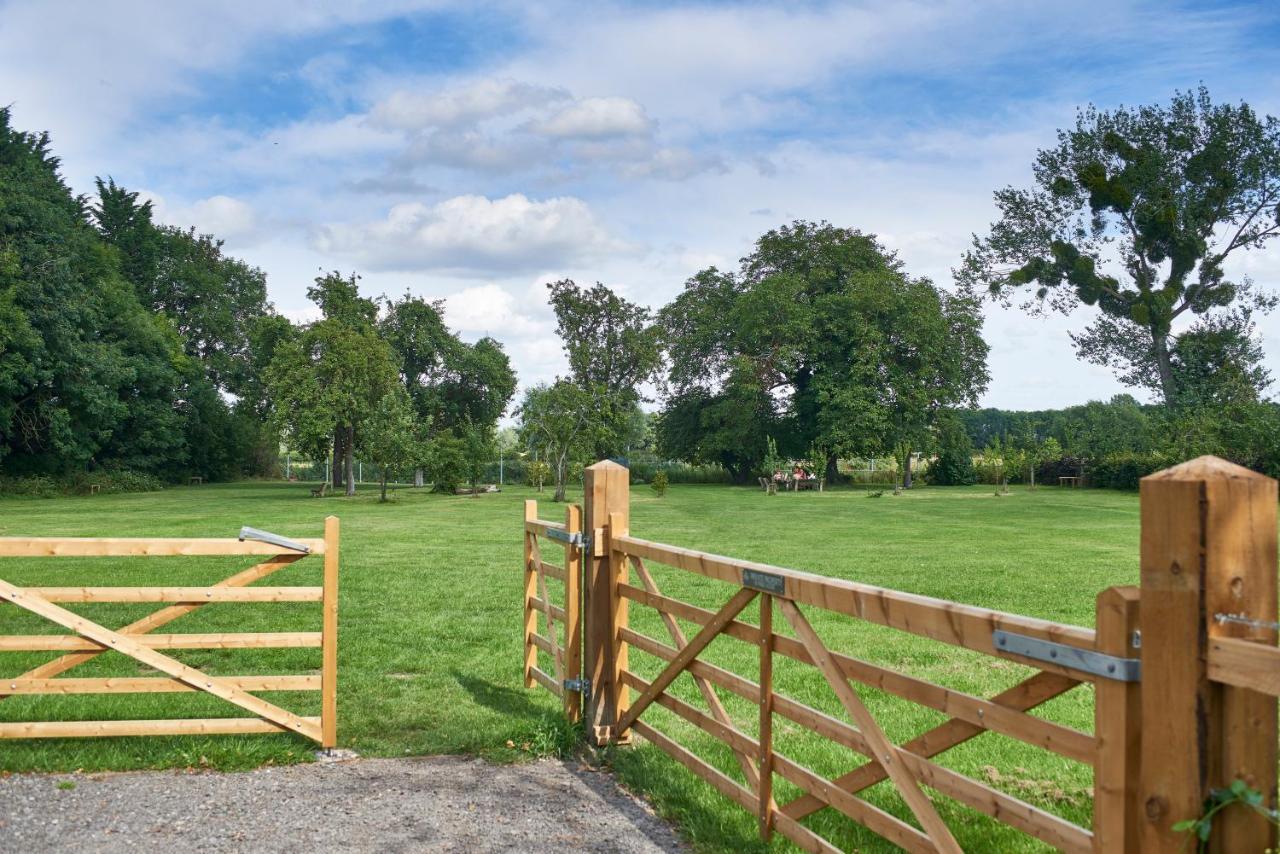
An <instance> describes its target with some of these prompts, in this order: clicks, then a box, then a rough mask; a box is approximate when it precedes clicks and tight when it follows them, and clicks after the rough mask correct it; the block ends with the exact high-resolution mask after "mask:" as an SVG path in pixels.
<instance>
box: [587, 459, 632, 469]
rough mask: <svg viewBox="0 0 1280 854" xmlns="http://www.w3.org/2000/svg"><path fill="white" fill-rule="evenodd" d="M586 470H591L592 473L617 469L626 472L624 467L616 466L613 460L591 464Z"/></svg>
mask: <svg viewBox="0 0 1280 854" xmlns="http://www.w3.org/2000/svg"><path fill="white" fill-rule="evenodd" d="M587 468H589V469H591V470H592V471H609V470H610V469H617V470H618V471H626V470H627V467H626V466H621V465H618V464H617V463H615V462H614V461H613V460H601V461H600V462H598V463H592V464H591V465H589V466H587Z"/></svg>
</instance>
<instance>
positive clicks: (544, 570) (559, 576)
mask: <svg viewBox="0 0 1280 854" xmlns="http://www.w3.org/2000/svg"><path fill="white" fill-rule="evenodd" d="M576 551H577V549H567V550H566V551H565V555H566V557H565V559H566V560H568V555H571V554H573V553H574V552H576ZM537 567H538V572H539V573H541V574H542V575H545V576H549V577H551V578H554V579H556V580H557V581H564V570H563V569H561V568H560V567H558V566H556V565H555V564H554V563H547V562H546V561H545V560H540V561H538V562H537Z"/></svg>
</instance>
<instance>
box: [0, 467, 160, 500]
mask: <svg viewBox="0 0 1280 854" xmlns="http://www.w3.org/2000/svg"><path fill="white" fill-rule="evenodd" d="M94 486H96V487H98V492H102V493H124V492H156V491H158V490H161V489H164V482H163V481H161V480H160V478H158V477H156V476H155V475H152V474H144V473H142V472H136V471H129V470H127V469H121V470H117V471H96V472H77V473H76V474H70V475H67V476H65V477H61V478H55V477H51V476H49V475H45V474H40V475H27V476H25V477H6V478H0V494H4V495H24V496H28V497H31V498H56V497H57V496H59V495H88V494H89V493H90V492H91V491H92V489H91V487H94Z"/></svg>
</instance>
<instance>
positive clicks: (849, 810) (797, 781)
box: [774, 753, 958, 852]
mask: <svg viewBox="0 0 1280 854" xmlns="http://www.w3.org/2000/svg"><path fill="white" fill-rule="evenodd" d="M774 763H775V767H776V768H777V771H778V774H779V776H781V777H782V779H784V780H786V781H787V782H789V783H792V784H793V785H796V786H799V787H800V788H801V789H803V790H804V791H805V792H806V793H808V794H810V795H812V796H814V797H816V798H819V799H820V800H824V801H826V803H828V804H830V805H831V806H832V807H834V808H835V809H837V810H839V811H840V812H842V813H844V814H845V815H847V816H849V818H851V819H853V820H854V821H856V822H858V823H859V824H861V825H863V826H864V827H866V828H867V829H868V830H871V831H873V832H875V833H878V834H879V835H881V836H883V837H884V838H885V839H887V840H889V841H890V842H892V843H893V844H895V845H897V846H899V847H900V848H905V849H906V850H907V851H921V852H932V851H934V850H936V849H935V848H934V845H933V842H932V841H931V840H930V839H929V837H928V836H927V835H925V834H923V833H921V832H920V831H919V830H917V829H916V828H914V827H912V826H911V825H909V824H907V823H906V822H905V821H903V820H902V819H900V818H897V817H896V816H892V815H890V814H889V813H887V812H885V811H884V810H882V809H880V808H879V807H875V806H872V805H871V804H869V803H867V802H866V801H864V800H862V799H861V798H857V797H854V796H853V795H851V794H849V793H848V792H846V791H844V790H843V789H841V788H840V787H839V786H836V785H835V784H834V783H832V782H830V781H829V780H826V779H824V778H822V777H821V776H819V775H818V774H815V773H814V772H813V771H811V770H809V769H808V768H806V767H804V766H803V765H801V764H799V763H797V762H795V761H793V760H791V759H789V758H788V757H786V756H783V755H782V754H780V753H778V754H775V755H774ZM957 850H958V849H957Z"/></svg>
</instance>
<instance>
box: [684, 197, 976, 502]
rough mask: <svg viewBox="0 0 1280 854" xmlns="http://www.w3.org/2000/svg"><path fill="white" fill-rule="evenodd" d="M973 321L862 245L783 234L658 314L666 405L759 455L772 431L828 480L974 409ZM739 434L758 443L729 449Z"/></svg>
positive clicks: (971, 311) (818, 231)
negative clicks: (856, 459)
mask: <svg viewBox="0 0 1280 854" xmlns="http://www.w3.org/2000/svg"><path fill="white" fill-rule="evenodd" d="M978 309H979V306H978V304H977V300H976V299H975V298H974V297H973V296H972V295H971V294H969V293H967V292H960V293H955V294H953V293H948V292H945V291H941V290H939V289H937V288H936V287H934V286H933V284H932V283H931V282H929V281H928V280H927V279H917V278H912V277H911V276H909V275H907V274H906V272H905V271H904V270H903V268H902V264H901V262H900V261H899V260H898V259H897V258H896V257H895V256H893V255H892V254H891V253H889V252H887V251H886V250H885V249H884V248H883V247H882V246H880V244H879V243H877V241H876V239H875V238H874V237H873V236H871V235H866V234H863V233H861V232H859V231H856V230H852V229H844V228H837V227H835V226H832V225H830V224H828V223H809V222H803V221H799V222H795V223H792V224H791V225H789V226H784V227H782V228H780V229H777V230H774V231H770V232H768V233H766V234H765V235H763V236H762V237H761V238H760V239H759V240H758V241H757V242H756V246H755V251H754V252H753V253H752V254H751V255H749V256H748V257H746V258H745V259H743V261H742V266H741V269H740V271H739V272H738V273H737V274H734V273H725V272H722V271H719V270H716V269H714V268H711V269H707V270H704V271H702V272H700V273H698V274H697V275H695V276H694V277H693V278H691V279H690V280H689V281H688V283H687V284H686V286H685V290H684V292H683V293H681V294H680V295H679V296H678V297H676V299H675V300H674V301H672V302H671V303H670V304H669V305H667V306H666V307H664V308H663V309H662V311H661V312H660V313H659V319H660V324H661V327H662V329H663V332H664V335H665V338H666V344H667V351H668V358H669V360H670V365H671V368H670V375H669V378H668V379H669V384H670V387H671V389H672V398H671V399H672V401H674V402H676V403H677V404H683V405H684V406H688V405H689V404H690V403H692V404H694V405H695V406H701V407H703V408H710V407H713V406H716V405H718V404H719V405H727V406H728V407H729V411H728V412H721V413H720V418H721V419H723V420H724V421H725V422H726V425H727V426H729V427H730V428H731V429H730V430H729V431H728V434H729V435H728V436H726V437H725V438H727V439H729V440H730V441H729V442H724V443H723V444H722V447H723V445H724V444H730V442H733V441H737V442H738V443H739V444H738V447H754V448H757V449H761V448H763V441H762V439H763V436H764V435H765V434H768V435H773V434H775V433H776V434H777V436H778V438H779V440H780V444H781V445H782V446H783V448H784V450H785V451H786V452H787V453H790V454H792V455H799V454H802V453H805V452H807V451H808V450H809V449H810V448H815V447H816V448H820V449H822V451H823V452H824V453H825V455H826V459H825V460H822V461H820V462H822V463H823V464H824V465H825V468H826V478H827V480H828V481H833V482H834V481H835V480H837V479H838V472H837V470H836V460H837V459H838V458H839V457H842V456H867V455H874V454H877V453H880V452H882V451H884V450H886V449H889V448H894V447H905V448H907V449H908V453H909V451H910V449H911V448H919V447H921V445H922V443H923V442H924V441H926V439H927V436H928V433H929V428H930V427H931V425H932V423H933V420H934V418H935V417H936V415H937V413H938V412H939V411H940V410H942V409H944V408H947V407H952V406H963V405H971V404H972V403H973V402H974V401H975V400H976V398H977V396H978V394H980V393H981V391H982V390H983V389H984V388H985V386H986V381H987V370H986V364H985V359H986V353H987V346H986V344H985V342H983V340H982V337H981V334H980V329H981V316H980V314H979V310H978ZM694 420H695V419H693V418H692V417H690V415H689V414H684V415H683V416H682V417H680V418H679V419H678V422H679V423H680V424H682V425H691V424H692V422H693V421H694ZM716 420H717V419H714V418H713V419H712V421H713V426H718V425H715V424H714V422H715V421H716ZM681 432H683V433H684V434H685V435H687V434H688V428H687V427H686V429H685V430H684V431H681ZM747 433H755V434H757V435H758V436H760V439H761V441H756V442H754V443H752V444H751V445H746V444H745V443H742V442H741V439H743V438H745V434H747ZM756 453H757V454H758V453H759V451H756ZM755 460H756V461H757V462H758V460H759V457H758V456H756V457H755Z"/></svg>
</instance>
